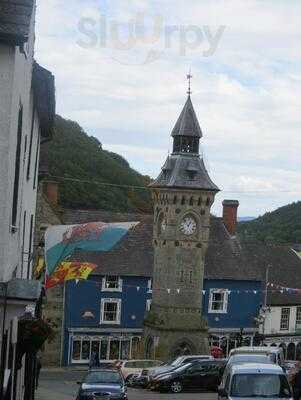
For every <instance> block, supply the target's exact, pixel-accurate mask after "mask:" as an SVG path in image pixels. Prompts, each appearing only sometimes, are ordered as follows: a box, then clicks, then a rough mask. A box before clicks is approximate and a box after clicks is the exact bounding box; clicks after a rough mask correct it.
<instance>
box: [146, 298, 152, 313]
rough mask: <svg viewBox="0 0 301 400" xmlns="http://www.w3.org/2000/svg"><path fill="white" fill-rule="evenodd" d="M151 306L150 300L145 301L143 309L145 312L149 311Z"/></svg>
mask: <svg viewBox="0 0 301 400" xmlns="http://www.w3.org/2000/svg"><path fill="white" fill-rule="evenodd" d="M151 305H152V299H147V300H146V307H145V310H146V311H150V308H151Z"/></svg>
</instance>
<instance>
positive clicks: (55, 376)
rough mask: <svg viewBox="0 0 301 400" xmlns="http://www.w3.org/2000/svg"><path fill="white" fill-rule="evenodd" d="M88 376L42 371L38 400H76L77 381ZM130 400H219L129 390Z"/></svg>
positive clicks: (204, 395) (212, 396) (202, 395)
mask: <svg viewBox="0 0 301 400" xmlns="http://www.w3.org/2000/svg"><path fill="white" fill-rule="evenodd" d="M85 374H86V372H85V371H83V370H70V369H59V368H56V369H48V370H42V371H41V375H40V382H39V388H38V390H37V392H36V400H75V398H76V393H77V390H78V384H77V383H76V382H77V381H80V380H81V379H82V377H83V376H84V375H85ZM128 397H129V400H142V399H143V400H217V395H216V394H215V393H181V394H172V393H164V394H162V393H156V392H151V391H148V390H140V389H131V388H129V389H128Z"/></svg>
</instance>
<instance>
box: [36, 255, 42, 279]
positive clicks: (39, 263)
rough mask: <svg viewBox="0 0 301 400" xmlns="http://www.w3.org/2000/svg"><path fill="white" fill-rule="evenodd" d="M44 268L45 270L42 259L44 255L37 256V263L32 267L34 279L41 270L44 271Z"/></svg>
mask: <svg viewBox="0 0 301 400" xmlns="http://www.w3.org/2000/svg"><path fill="white" fill-rule="evenodd" d="M44 270H45V260H44V257H39V258H38V262H37V264H36V266H35V269H34V277H35V278H36V279H39V278H40V276H41V275H42V272H44Z"/></svg>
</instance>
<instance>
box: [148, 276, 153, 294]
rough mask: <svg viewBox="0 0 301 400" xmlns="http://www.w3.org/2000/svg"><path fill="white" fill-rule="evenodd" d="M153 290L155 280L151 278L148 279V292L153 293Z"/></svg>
mask: <svg viewBox="0 0 301 400" xmlns="http://www.w3.org/2000/svg"><path fill="white" fill-rule="evenodd" d="M152 291H153V280H152V279H149V280H148V281H147V292H148V293H152Z"/></svg>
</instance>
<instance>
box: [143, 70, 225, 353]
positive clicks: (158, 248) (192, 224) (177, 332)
mask: <svg viewBox="0 0 301 400" xmlns="http://www.w3.org/2000/svg"><path fill="white" fill-rule="evenodd" d="M190 79H191V75H190V74H189V90H188V92H189V93H188V98H187V100H186V103H185V105H184V108H183V110H182V112H181V114H180V116H179V118H178V120H177V122H176V125H175V127H174V129H173V130H172V134H171V136H172V138H173V152H172V154H171V155H169V156H168V158H167V160H166V161H165V163H164V165H163V167H162V171H161V173H160V174H159V176H158V178H157V179H156V180H155V181H154V182H153V183H152V184H151V185H150V188H151V190H152V196H153V201H154V239H153V244H154V277H153V301H152V306H151V310H150V312H149V313H148V314H147V316H146V318H145V323H144V324H145V329H144V346H145V352H146V355H147V356H149V357H153V356H154V354H155V356H156V357H161V358H162V359H166V360H167V359H170V358H172V357H175V356H177V355H182V354H189V353H190V354H204V352H208V340H207V336H208V334H207V325H206V322H205V321H204V319H203V318H202V298H203V294H202V290H203V279H204V261H205V254H206V251H207V247H208V240H209V230H210V209H211V206H212V204H213V202H214V198H215V195H216V193H217V192H218V191H219V189H218V187H217V186H216V185H215V184H214V183H213V182H212V180H211V179H210V177H209V174H208V172H207V170H206V168H205V164H204V161H203V158H202V157H201V156H200V153H199V142H200V139H201V138H202V136H203V134H202V130H201V128H200V125H199V122H198V119H197V116H196V113H195V111H194V108H193V105H192V101H191V97H190V94H191V90H190Z"/></svg>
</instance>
